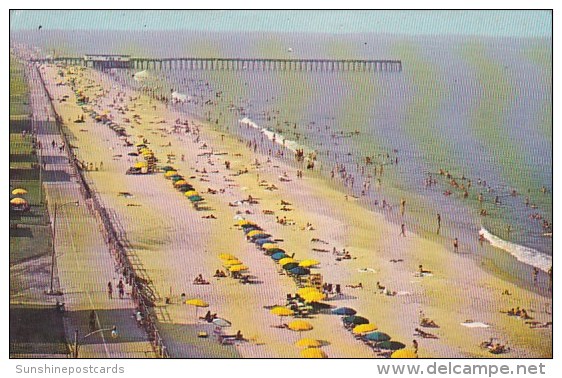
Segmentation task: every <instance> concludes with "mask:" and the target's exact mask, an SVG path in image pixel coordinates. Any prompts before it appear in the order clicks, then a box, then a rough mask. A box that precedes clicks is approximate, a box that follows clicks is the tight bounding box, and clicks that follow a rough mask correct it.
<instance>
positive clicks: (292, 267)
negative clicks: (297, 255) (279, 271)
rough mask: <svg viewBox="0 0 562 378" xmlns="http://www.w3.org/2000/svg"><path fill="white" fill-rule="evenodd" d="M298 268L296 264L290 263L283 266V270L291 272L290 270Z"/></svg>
mask: <svg viewBox="0 0 562 378" xmlns="http://www.w3.org/2000/svg"><path fill="white" fill-rule="evenodd" d="M298 266H299V263H298V262H292V263H287V264H285V265H283V269H285V270H292V269H295V268H296V267H298Z"/></svg>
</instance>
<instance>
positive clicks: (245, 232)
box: [242, 225, 263, 235]
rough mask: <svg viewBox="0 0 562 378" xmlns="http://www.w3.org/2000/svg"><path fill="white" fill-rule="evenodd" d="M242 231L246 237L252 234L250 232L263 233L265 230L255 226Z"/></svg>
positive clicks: (244, 228) (243, 228)
mask: <svg viewBox="0 0 562 378" xmlns="http://www.w3.org/2000/svg"><path fill="white" fill-rule="evenodd" d="M242 230H243V231H244V234H245V235H248V233H250V232H252V231H263V230H262V229H261V227H259V226H254V225H250V226H246V227H242Z"/></svg>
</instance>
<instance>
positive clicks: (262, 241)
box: [254, 238, 273, 247]
mask: <svg viewBox="0 0 562 378" xmlns="http://www.w3.org/2000/svg"><path fill="white" fill-rule="evenodd" d="M254 243H255V244H257V245H259V246H260V247H261V246H263V245H264V244H266V243H273V241H272V240H271V239H270V238H264V239H256V240H254Z"/></svg>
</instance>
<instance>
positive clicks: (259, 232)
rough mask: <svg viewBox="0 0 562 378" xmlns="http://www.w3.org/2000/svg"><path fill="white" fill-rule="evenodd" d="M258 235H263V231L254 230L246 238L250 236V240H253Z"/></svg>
mask: <svg viewBox="0 0 562 378" xmlns="http://www.w3.org/2000/svg"><path fill="white" fill-rule="evenodd" d="M257 234H263V231H261V230H252V231H250V232H248V233H247V234H246V236H248V237H249V238H251V237H252V236H254V235H257Z"/></svg>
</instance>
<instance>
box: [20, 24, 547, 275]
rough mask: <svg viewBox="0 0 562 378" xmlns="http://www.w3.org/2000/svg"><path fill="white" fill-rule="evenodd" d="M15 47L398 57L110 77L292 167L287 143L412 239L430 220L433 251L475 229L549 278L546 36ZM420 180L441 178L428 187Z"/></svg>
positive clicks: (83, 42)
mask: <svg viewBox="0 0 562 378" xmlns="http://www.w3.org/2000/svg"><path fill="white" fill-rule="evenodd" d="M12 41H13V42H15V43H26V44H28V45H32V46H37V47H39V48H40V49H41V52H42V53H43V54H51V55H76V56H80V55H82V54H85V53H120V54H132V55H134V56H144V57H244V58H252V57H259V58H333V59H341V58H347V59H401V60H402V66H403V72H400V73H379V72H377V73H372V72H371V73H364V72H281V71H269V72H256V71H251V72H250V71H202V70H201V71H189V70H181V71H180V70H178V71H148V72H147V73H146V74H147V76H148V77H147V78H144V79H142V80H134V78H133V75H134V74H135V73H137V72H138V71H133V70H114V71H112V72H111V73H110V74H111V75H112V76H113V77H114V78H115V79H117V80H119V81H121V82H123V83H125V84H126V85H131V86H134V87H137V88H143V87H144V88H151V89H153V90H155V91H156V92H157V93H158V94H159V95H164V96H167V97H170V94H171V93H172V91H175V92H177V93H180V94H184V95H185V96H186V97H187V98H189V101H188V102H187V103H185V104H177V105H172V106H175V107H177V108H179V109H184V110H185V111H186V112H189V113H191V114H196V115H197V116H198V117H199V118H201V119H205V120H209V121H210V122H211V123H212V124H215V127H217V129H220V130H222V131H224V132H229V133H233V134H236V135H238V136H240V137H241V138H245V139H246V140H248V141H249V142H253V141H254V140H255V141H256V142H257V144H258V148H259V149H260V150H261V151H263V152H269V150H271V153H272V155H273V156H276V155H277V154H278V152H277V151H280V150H283V151H284V157H283V158H284V159H286V160H288V161H293V160H294V159H293V154H292V153H291V152H290V150H288V149H287V148H285V149H284V148H283V143H282V140H283V139H285V147H293V148H295V147H296V146H302V147H303V148H304V149H305V150H306V151H307V152H308V151H315V152H316V159H317V160H316V164H315V172H319V174H322V175H324V176H325V177H326V179H327V181H328V182H333V183H334V185H339V186H340V187H341V189H342V190H343V191H344V192H345V193H346V194H348V195H354V196H357V197H359V198H360V200H361V201H362V202H363V203H364V204H365V206H367V207H369V208H371V209H373V210H374V211H377V212H382V213H384V214H386V216H387V217H388V219H389V220H391V221H393V222H396V223H397V224H400V223H405V224H406V225H407V229H409V230H412V231H416V232H419V233H421V234H426V235H434V234H435V231H436V228H437V221H436V214H437V213H440V214H441V217H442V228H441V235H442V237H443V238H442V241H443V242H447V240H449V239H452V238H454V237H458V238H459V240H460V241H461V243H464V244H470V245H477V238H478V233H479V232H481V233H484V234H485V236H486V238H487V239H488V240H489V241H490V242H491V244H492V245H493V246H495V247H496V248H498V249H501V250H502V251H503V252H508V253H510V254H512V255H513V256H514V257H515V258H517V259H518V260H519V261H522V262H524V263H526V264H529V265H532V266H537V267H539V268H540V269H542V270H545V271H546V270H548V268H549V267H550V266H551V264H552V249H553V246H552V239H551V238H550V237H547V236H545V234H548V233H550V232H551V230H550V228H549V227H546V228H545V227H543V226H544V223H543V221H545V220H546V221H547V222H549V223H551V221H552V148H553V140H552V85H551V79H552V65H551V62H552V49H551V40H550V39H516V38H512V39H509V38H480V37H454V38H453V37H415V38H414V37H400V36H379V35H361V34H357V35H337V36H335V35H323V34H267V33H261V34H242V33H230V34H224V33H223V34H221V33H216V34H209V33H206V34H201V33H193V32H192V33H182V34H178V33H171V32H151V33H128V34H127V33H109V32H97V33H94V32H91V33H89V32H79V33H68V32H56V31H52V32H47V33H42V34H40V33H34V32H20V33H17V34H16V33H13V35H12ZM217 120H218V121H217ZM273 135H275V142H273V140H271V139H272V138H273ZM365 157H371V158H372V159H371V161H372V162H373V163H374V164H370V165H366V164H365ZM277 158H279V157H277ZM396 159H398V164H396ZM294 164H295V167H296V168H302V169H304V170H305V171H306V167H305V166H302V165H297V163H294ZM336 164H337V166H336ZM381 166H382V168H383V170H384V173H383V174H382V175H381V174H380V170H381ZM343 167H345V177H346V178H347V181H346V180H345V179H344V178H343V171H342V168H343ZM375 169H376V171H375ZM440 170H442V171H443V172H448V173H449V174H450V175H451V176H450V178H447V177H446V176H445V175H441V174H439V172H440ZM332 171H334V178H333V179H332V178H331V175H332V173H331V172H332ZM430 175H431V178H432V179H435V180H437V183H436V184H433V185H429V186H427V185H426V184H425V183H426V180H427V179H428V178H429V177H430ZM369 176H370V177H369ZM351 177H353V180H352V179H351ZM463 177H464V179H463ZM451 179H454V180H455V181H456V182H457V184H458V186H461V185H464V187H465V188H466V189H467V192H468V198H464V197H463V191H462V190H461V189H459V188H455V187H453V186H451V184H450V180H451ZM379 180H380V181H379ZM469 180H470V182H471V183H470V188H468V186H469ZM352 181H353V186H352ZM367 182H369V183H370V184H368V186H367V187H364V186H363V184H364V183H365V184H366V183H367ZM366 185H367V184H366ZM542 188H544V189H545V190H541V189H542ZM364 189H365V192H366V193H365V195H362V193H361V192H362V190H364ZM447 191H451V194H450V195H445V194H444V193H445V192H447ZM513 191H515V193H516V195H513V194H514V193H513ZM543 191H544V192H543ZM480 193H481V194H482V197H483V202H482V203H480V201H479V200H478V196H479V194H480ZM496 197H497V203H496ZM527 198H528V205H527V204H526V199H527ZM402 199H404V200H405V201H406V212H405V215H404V217H402V216H401V215H400V210H399V203H400V201H401V200H402ZM383 201H385V203H388V204H389V205H390V206H391V207H392V210H389V209H388V207H387V206H385V208H384V209H383V207H382V202H383ZM481 208H483V209H485V210H486V211H487V215H485V216H482V215H480V210H481ZM397 230H399V228H397ZM447 238H448V239H447ZM503 252H502V253H503Z"/></svg>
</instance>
